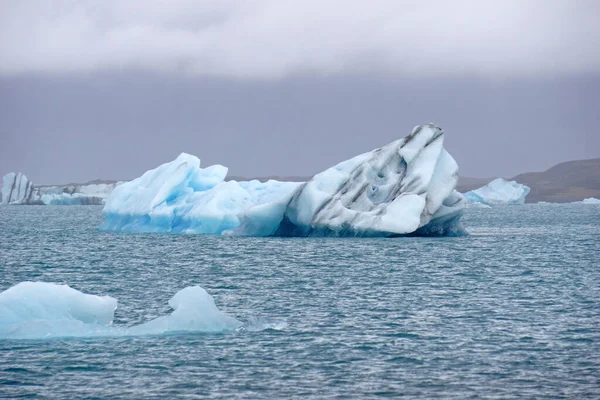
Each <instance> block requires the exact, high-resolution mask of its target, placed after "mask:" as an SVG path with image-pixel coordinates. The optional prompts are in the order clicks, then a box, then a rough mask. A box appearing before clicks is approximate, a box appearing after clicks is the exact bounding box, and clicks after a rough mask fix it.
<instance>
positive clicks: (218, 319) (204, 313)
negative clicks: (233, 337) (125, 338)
mask: <svg viewBox="0 0 600 400" xmlns="http://www.w3.org/2000/svg"><path fill="white" fill-rule="evenodd" d="M169 305H170V306H171V308H172V309H173V310H174V311H173V312H172V313H171V315H168V316H164V317H158V318H156V319H154V320H152V321H150V322H146V323H145V324H141V325H137V326H134V327H133V328H131V329H129V331H128V334H130V335H159V334H163V333H172V332H224V331H232V330H235V329H236V328H239V327H240V326H242V323H241V322H240V321H238V320H236V319H235V318H232V317H230V316H228V315H226V314H224V313H222V312H221V311H220V310H219V309H218V308H217V306H216V305H215V300H214V299H213V297H212V296H211V295H210V294H208V293H207V292H206V290H204V289H203V288H201V287H200V286H191V287H187V288H185V289H183V290H180V291H179V292H177V294H175V296H173V297H172V298H171V300H169Z"/></svg>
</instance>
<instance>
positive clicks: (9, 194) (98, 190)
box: [0, 172, 122, 205]
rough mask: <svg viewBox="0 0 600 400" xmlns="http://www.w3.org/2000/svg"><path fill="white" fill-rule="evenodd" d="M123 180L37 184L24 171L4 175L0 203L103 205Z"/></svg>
mask: <svg viewBox="0 0 600 400" xmlns="http://www.w3.org/2000/svg"><path fill="white" fill-rule="evenodd" d="M121 183H122V182H115V183H97V184H96V183H90V184H84V185H64V186H35V185H34V184H33V182H31V181H30V180H29V179H27V176H25V175H24V174H22V173H20V172H19V173H14V172H11V173H8V174H6V175H4V178H3V185H2V196H0V204H5V205H6V204H11V205H102V204H104V200H105V199H106V198H107V197H108V196H109V195H110V194H111V193H112V191H113V189H114V188H115V187H116V186H118V185H120V184H121Z"/></svg>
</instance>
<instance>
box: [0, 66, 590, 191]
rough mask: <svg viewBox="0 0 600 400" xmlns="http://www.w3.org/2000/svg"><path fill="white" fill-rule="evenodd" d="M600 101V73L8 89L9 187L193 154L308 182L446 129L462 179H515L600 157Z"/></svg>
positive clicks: (123, 76) (4, 111) (106, 79)
mask: <svg viewBox="0 0 600 400" xmlns="http://www.w3.org/2000/svg"><path fill="white" fill-rule="evenodd" d="M599 93H600V79H599V76H598V75H591V76H585V77H577V78H569V79H549V80H543V81H540V80H539V79H535V80H524V79H515V80H511V81H504V82H490V81H488V80H477V79H422V80H419V79H417V80H415V79H397V80H390V79H387V78H384V77H373V76H370V75H362V76H360V75H355V76H352V77H335V78H332V77H329V78H327V79H323V78H316V77H296V78H286V79H282V80H276V81H252V80H247V81H246V80H245V81H237V80H231V79H214V78H196V79H190V78H184V77H179V76H174V75H169V74H149V73H148V74H144V73H129V72H127V73H118V74H115V73H110V74H107V73H95V74H91V75H89V76H85V77H83V76H68V77H63V76H60V77H39V76H37V77H31V76H30V77H20V78H10V79H7V78H0V121H1V123H0V175H3V174H5V173H7V172H10V171H22V172H24V173H26V174H27V175H28V176H29V177H30V178H31V179H32V180H33V181H34V182H37V183H68V182H83V181H87V180H91V179H96V178H102V179H131V178H134V177H136V176H139V175H141V174H142V173H143V172H144V171H146V170H148V169H151V168H154V167H156V166H157V165H159V164H161V163H163V162H167V161H170V160H172V159H174V158H175V157H176V156H177V155H178V154H179V153H180V152H183V151H185V152H187V153H191V154H194V155H197V156H198V157H200V158H201V159H202V165H203V166H208V165H211V164H216V163H218V164H222V165H225V166H227V167H229V168H230V175H238V176H265V175H279V176H294V175H295V176H298V175H300V176H306V175H310V174H314V173H316V172H319V171H321V170H323V169H325V168H327V167H329V166H331V165H334V164H336V163H337V162H339V161H342V160H344V159H347V158H350V157H352V156H354V155H357V154H360V153H363V152H365V151H368V150H371V149H374V148H376V147H379V146H381V145H384V144H387V143H389V142H391V141H393V140H395V139H398V138H400V137H403V136H405V135H406V134H408V133H409V132H410V130H411V129H412V127H413V126H414V125H417V124H421V123H427V122H434V123H437V124H439V125H440V126H442V127H443V128H444V130H445V131H446V133H447V135H446V142H445V145H446V148H447V149H448V151H449V152H450V153H451V154H452V155H453V156H454V157H455V158H456V160H457V161H458V164H459V166H460V172H461V174H464V175H466V176H476V177H490V176H497V175H500V176H506V177H510V176H514V175H516V174H518V173H520V172H525V171H540V170H544V169H547V168H549V167H551V166H552V165H554V164H556V163H559V162H562V161H567V160H572V159H581V158H592V157H599V156H600V153H599V151H600V150H599V149H600V135H598V133H597V127H598V126H599V125H600V121H599V119H598V118H599V116H598V112H597V106H598V104H599V102H600V95H599Z"/></svg>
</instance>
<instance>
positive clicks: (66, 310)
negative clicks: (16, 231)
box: [0, 282, 243, 339]
mask: <svg viewBox="0 0 600 400" xmlns="http://www.w3.org/2000/svg"><path fill="white" fill-rule="evenodd" d="M169 305H170V306H171V308H172V309H173V310H174V311H173V312H172V313H171V314H170V315H167V316H163V317H158V318H156V319H154V320H152V321H149V322H147V323H144V324H140V325H136V326H132V327H117V326H113V325H112V321H113V319H114V313H115V310H116V308H117V300H116V299H114V298H112V297H109V296H95V295H90V294H85V293H82V292H80V291H78V290H75V289H73V288H71V287H69V286H67V285H57V284H54V283H46V282H22V283H19V284H17V285H16V286H13V287H11V288H9V289H7V290H5V291H4V292H2V293H0V339H44V338H54V337H94V336H135V335H160V334H170V333H177V332H226V331H233V330H235V329H237V328H239V327H242V325H243V324H242V323H241V322H240V321H238V320H236V319H235V318H232V317H230V316H228V315H226V314H224V313H222V312H221V311H220V310H219V309H218V308H217V306H216V305H215V302H214V299H213V298H212V296H211V295H209V294H208V293H207V292H206V290H204V289H203V288H202V287H200V286H191V287H187V288H185V289H183V290H180V291H179V292H177V294H175V296H173V298H171V300H170V301H169Z"/></svg>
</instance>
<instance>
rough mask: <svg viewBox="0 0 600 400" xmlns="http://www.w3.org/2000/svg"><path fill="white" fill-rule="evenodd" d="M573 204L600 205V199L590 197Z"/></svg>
mask: <svg viewBox="0 0 600 400" xmlns="http://www.w3.org/2000/svg"><path fill="white" fill-rule="evenodd" d="M573 204H587V205H597V204H600V199H597V198H595V197H588V198H587V199H583V200H582V201H574V202H573Z"/></svg>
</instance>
